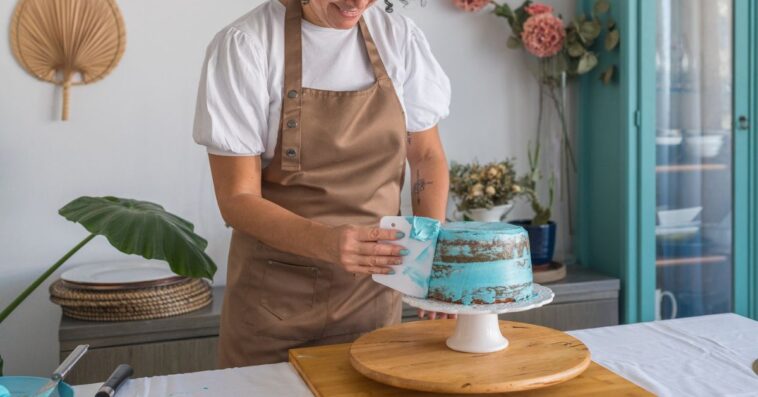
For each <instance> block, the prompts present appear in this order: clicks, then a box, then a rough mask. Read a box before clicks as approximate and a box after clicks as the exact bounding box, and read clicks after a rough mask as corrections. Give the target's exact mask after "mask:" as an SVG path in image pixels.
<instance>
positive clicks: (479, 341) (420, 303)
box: [403, 284, 555, 353]
mask: <svg viewBox="0 0 758 397" xmlns="http://www.w3.org/2000/svg"><path fill="white" fill-rule="evenodd" d="M532 285H533V287H532V291H533V294H534V295H533V296H532V299H530V300H527V301H523V302H512V303H496V304H492V305H459V304H455V303H446V302H440V301H436V300H433V299H424V298H414V297H412V296H407V295H406V296H403V301H404V302H405V303H407V304H409V305H411V306H413V307H417V308H419V309H422V310H426V311H431V312H437V313H447V314H457V315H458V319H457V321H456V323H455V333H454V334H453V336H451V337H449V338H448V339H447V343H446V344H447V347H449V348H451V349H453V350H456V351H459V352H466V353H492V352H496V351H500V350H503V349H505V348H506V347H508V339H505V337H504V336H503V334H502V333H501V332H500V324H499V322H498V317H497V315H498V314H500V313H514V312H522V311H525V310H531V309H535V308H538V307H541V306H544V305H547V304H548V303H550V302H552V301H553V298H554V297H555V294H554V293H553V291H552V290H551V289H550V288H547V287H544V286H542V285H539V284H532Z"/></svg>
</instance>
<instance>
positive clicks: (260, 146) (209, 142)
mask: <svg viewBox="0 0 758 397" xmlns="http://www.w3.org/2000/svg"><path fill="white" fill-rule="evenodd" d="M284 13H285V6H284V5H283V4H282V3H280V2H279V0H269V1H268V2H266V3H264V4H262V5H260V6H258V7H256V8H255V9H254V10H252V11H251V12H249V13H247V14H246V15H244V16H242V17H241V18H239V19H238V20H236V21H235V22H233V23H232V24H231V25H229V26H227V27H226V28H224V29H223V30H221V31H220V32H219V33H218V34H216V36H215V37H214V38H213V41H211V43H210V45H209V46H208V49H207V52H206V59H205V63H204V65H203V70H202V76H201V78H200V86H199V89H198V95H197V108H196V111H195V125H194V132H193V136H194V139H195V142H197V143H199V144H201V145H204V146H206V147H207V148H208V152H210V153H213V154H219V155H231V156H235V155H236V156H257V155H260V156H261V159H262V161H263V165H264V166H266V165H267V164H268V163H269V162H270V160H271V158H273V156H274V150H275V147H276V140H277V134H278V127H279V118H280V116H281V114H280V113H281V105H282V94H283V88H282V87H283V85H284ZM364 19H365V20H366V24H367V25H368V28H369V31H370V32H371V36H372V37H373V38H374V41H375V42H376V46H377V48H378V49H379V54H380V56H381V58H382V61H383V62H384V66H385V68H386V69H387V73H388V74H389V75H390V78H391V79H392V83H393V85H394V87H395V92H396V93H397V95H398V98H399V99H400V103H401V104H402V106H403V110H404V111H405V117H406V127H407V130H408V131H409V132H416V131H424V130H427V129H429V128H431V127H434V126H435V125H436V124H437V123H438V122H439V121H440V120H441V119H443V118H445V117H447V115H448V113H449V106H450V81H449V80H448V78H447V75H445V72H444V71H443V70H442V68H441V67H440V65H439V63H438V62H437V60H436V59H435V58H434V56H433V55H432V53H431V50H430V49H429V43H428V42H427V41H426V38H425V37H424V35H423V33H422V32H421V30H420V29H419V28H418V27H417V26H416V25H415V24H414V23H413V22H412V21H411V20H410V19H408V18H407V17H403V16H400V15H397V13H393V14H388V13H386V12H385V11H384V9H383V8H381V7H378V6H376V5H374V6H372V7H370V8H369V9H367V10H366V11H365V12H364ZM374 81H375V77H374V73H373V70H372V69H371V63H370V61H369V59H368V54H367V53H366V48H365V45H364V43H363V41H362V39H361V36H360V34H359V27H358V26H357V25H356V26H355V27H354V28H353V29H349V30H340V29H331V28H324V27H320V26H317V25H314V24H311V23H309V22H307V21H305V20H303V86H304V87H309V88H316V89H323V90H330V91H352V90H360V89H363V88H366V87H368V86H370V85H371V84H372V83H373V82H374Z"/></svg>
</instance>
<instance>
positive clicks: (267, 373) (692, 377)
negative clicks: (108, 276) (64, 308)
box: [75, 314, 758, 397]
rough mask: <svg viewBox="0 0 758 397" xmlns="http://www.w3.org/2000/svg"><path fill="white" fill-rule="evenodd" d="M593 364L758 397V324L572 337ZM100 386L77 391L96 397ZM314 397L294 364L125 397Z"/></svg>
mask: <svg viewBox="0 0 758 397" xmlns="http://www.w3.org/2000/svg"><path fill="white" fill-rule="evenodd" d="M569 333H570V334H572V335H574V336H575V337H577V338H579V339H580V340H581V341H582V342H584V343H585V344H586V345H587V346H588V347H589V348H590V351H591V352H592V359H593V360H594V361H595V362H597V363H598V364H600V365H602V366H604V367H606V368H608V369H610V370H612V371H613V372H615V373H617V374H619V375H621V376H623V377H624V378H626V379H628V380H630V381H632V382H634V383H635V384H637V385H639V386H641V387H643V388H645V389H647V390H649V391H651V392H653V393H655V394H657V395H660V396H708V397H713V396H735V397H736V396H740V397H746V396H758V375H756V374H754V373H753V371H752V363H753V361H755V360H756V359H758V322H756V321H753V320H750V319H747V318H745V317H740V316H737V315H735V314H718V315H712V316H703V317H694V318H686V319H677V320H668V321H657V322H652V323H640V324H631V325H620V326H614V327H604V328H595V329H587V330H581V331H572V332H569ZM98 387H99V385H84V386H77V387H76V388H75V390H76V394H77V396H92V395H94V394H95V391H96V390H97V388H98ZM244 395H247V396H293V397H296V396H308V397H310V396H311V395H312V394H311V393H310V392H309V391H308V388H307V387H306V385H305V383H304V382H303V381H302V380H301V379H300V377H299V376H298V374H297V373H296V372H295V370H294V369H293V368H292V367H291V366H290V365H289V364H288V363H281V364H272V365H260V366H255V367H246V368H235V369H226V370H219V371H205V372H196V373H192V374H180V375H170V376H157V377H153V378H139V379H133V380H131V381H129V383H127V384H126V385H124V386H123V387H122V388H121V389H120V390H119V393H118V397H195V396H197V397H210V396H214V397H215V396H244Z"/></svg>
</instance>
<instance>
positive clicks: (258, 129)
mask: <svg viewBox="0 0 758 397" xmlns="http://www.w3.org/2000/svg"><path fill="white" fill-rule="evenodd" d="M262 53H263V51H260V47H259V46H256V45H255V43H254V42H253V41H252V40H251V39H250V38H249V37H248V36H247V35H246V34H245V33H244V32H242V31H240V30H238V29H235V28H227V29H225V30H224V31H221V32H219V33H218V34H217V35H216V36H215V37H214V38H213V40H212V41H211V43H210V44H209V45H208V48H207V50H206V55H205V62H204V64H203V69H202V73H201V76H200V84H199V87H198V92H197V105H196V108H195V121H194V127H193V133H192V135H193V138H194V140H195V142H197V143H198V144H200V145H204V146H206V147H207V150H208V152H209V153H212V154H218V155H230V156H256V155H260V154H261V153H263V152H265V144H264V142H265V139H264V138H265V134H266V133H267V131H268V120H267V118H268V117H267V115H268V106H269V94H268V84H267V77H266V75H267V73H266V69H265V62H264V59H263V58H262V56H261V54H262Z"/></svg>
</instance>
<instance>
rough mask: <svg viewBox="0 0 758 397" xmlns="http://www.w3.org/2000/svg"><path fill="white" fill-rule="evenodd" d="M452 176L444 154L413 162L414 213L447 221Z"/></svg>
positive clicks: (412, 197)
mask: <svg viewBox="0 0 758 397" xmlns="http://www.w3.org/2000/svg"><path fill="white" fill-rule="evenodd" d="M449 189H450V176H449V173H448V167H447V160H446V159H445V157H444V155H443V156H432V157H427V158H424V159H422V160H420V161H418V162H416V163H415V164H411V199H412V200H413V214H414V215H416V216H425V217H428V218H434V219H437V220H439V221H440V222H444V221H445V215H446V211H447V195H448V191H449Z"/></svg>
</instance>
